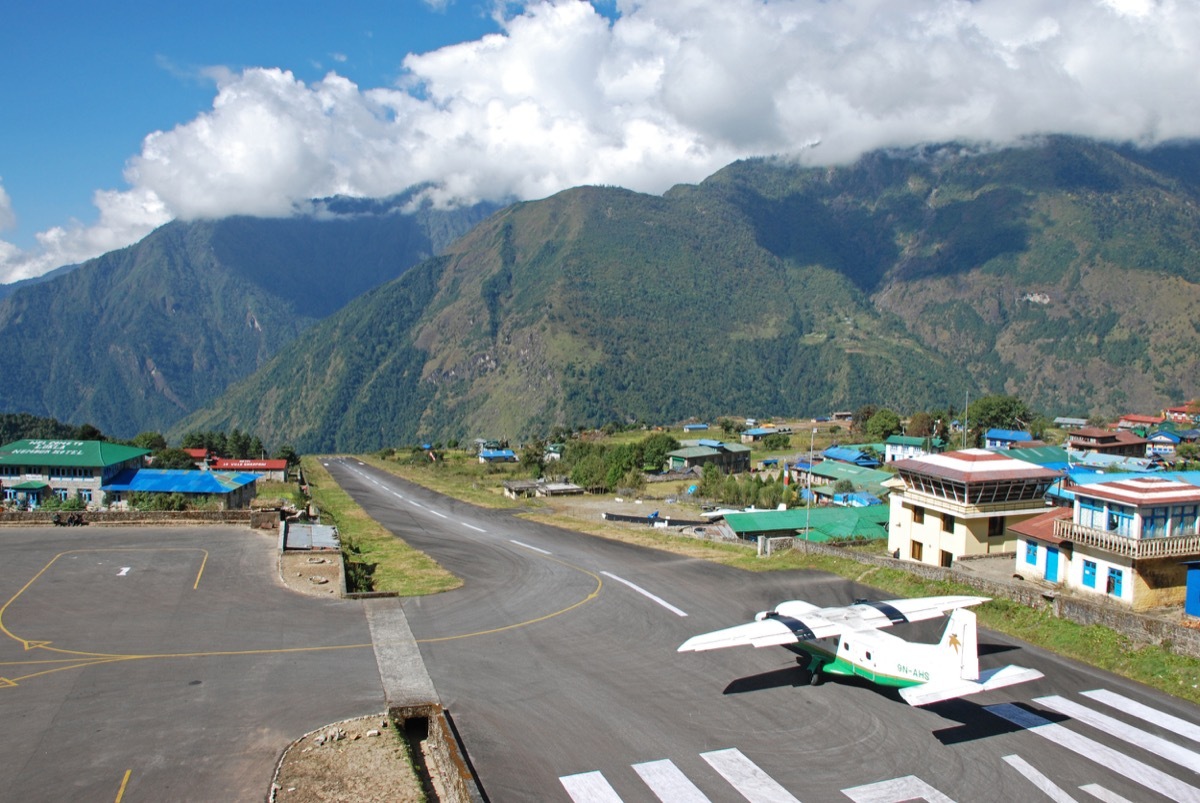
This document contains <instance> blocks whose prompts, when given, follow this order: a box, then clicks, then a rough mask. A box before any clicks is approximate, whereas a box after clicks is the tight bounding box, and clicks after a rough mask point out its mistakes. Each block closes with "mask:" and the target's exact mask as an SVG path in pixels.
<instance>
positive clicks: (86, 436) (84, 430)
mask: <svg viewBox="0 0 1200 803" xmlns="http://www.w3.org/2000/svg"><path fill="white" fill-rule="evenodd" d="M75 439H76V440H81V441H106V440H108V438H106V437H104V433H103V432H101V431H100V430H98V429H96V428H95V427H94V426H92V425H91V424H84V425H83V426H81V427H80V428H79V429H78V430H76V431H75Z"/></svg>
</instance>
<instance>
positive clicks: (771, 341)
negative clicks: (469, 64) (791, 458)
mask: <svg viewBox="0 0 1200 803" xmlns="http://www.w3.org/2000/svg"><path fill="white" fill-rule="evenodd" d="M1198 153H1200V148H1198V147H1197V146H1196V145H1184V146H1175V147H1172V148H1163V149H1159V150H1157V151H1149V152H1142V151H1136V150H1133V149H1130V148H1116V147H1110V146H1106V145H1101V144H1096V143H1092V142H1086V141H1081V140H1075V139H1068V138H1047V139H1045V140H1044V141H1042V142H1040V143H1038V144H1036V145H1034V146H1030V147H1027V148H1020V149H1007V150H994V151H971V150H969V149H967V148H964V147H960V146H939V147H929V148H923V149H919V150H916V151H906V152H903V153H876V154H871V155H868V156H866V157H864V158H863V159H861V160H860V161H859V162H857V163H856V164H854V165H850V166H847V167H841V168H828V169H826V168H822V169H811V168H801V167H797V166H794V165H790V164H787V163H783V162H780V161H773V160H754V161H747V162H740V163H737V164H734V165H731V166H729V167H728V168H726V169H724V170H722V171H720V172H719V173H717V174H716V175H714V176H712V177H711V178H709V179H708V180H706V181H704V182H702V183H701V184H700V185H697V186H680V187H676V188H674V189H673V190H671V191H670V192H668V193H666V194H665V195H664V196H663V197H652V196H646V195H639V194H636V193H632V192H627V191H623V190H618V189H608V188H581V189H575V190H570V191H567V192H563V193H560V194H558V195H556V196H554V197H552V198H549V199H546V200H544V201H538V202H530V203H524V204H518V205H515V206H512V207H509V208H507V209H505V210H503V211H501V212H500V213H497V214H496V215H495V216H493V217H492V218H490V219H489V220H488V221H486V222H485V223H483V224H481V225H480V226H479V227H478V228H476V229H475V230H474V231H472V233H471V234H470V235H469V236H467V237H465V238H463V239H462V240H460V241H459V242H458V243H456V244H455V246H454V247H453V248H451V249H450V250H449V251H448V253H447V254H446V256H445V257H444V258H443V259H440V260H435V261H432V262H428V263H426V264H424V265H423V266H421V268H420V270H419V271H414V272H411V273H409V274H407V275H405V276H404V277H401V278H400V279H399V280H397V281H394V282H392V283H389V284H387V285H385V286H383V287H381V288H379V289H378V290H376V291H374V292H372V293H371V294H369V295H368V296H367V297H364V298H362V299H360V300H358V301H356V302H355V303H353V304H351V305H349V306H348V307H347V308H345V309H344V310H343V311H342V312H340V313H338V314H337V315H334V316H332V317H331V318H330V319H329V320H328V321H326V322H325V323H323V324H322V325H321V326H319V327H317V328H315V329H313V330H311V332H310V333H309V334H308V336H306V337H305V338H303V339H302V340H300V341H297V342H295V343H293V344H292V345H290V346H289V347H287V348H285V349H284V350H283V351H282V352H281V353H280V355H279V356H278V357H277V358H276V359H275V360H273V361H272V362H271V363H270V364H269V365H268V366H267V367H266V368H265V369H264V370H263V371H262V372H260V373H259V374H256V375H255V376H254V377H252V378H251V379H249V380H247V381H246V382H245V383H243V384H241V385H239V386H238V387H237V388H235V389H234V390H233V391H232V392H231V393H230V394H229V395H227V396H226V397H224V398H223V399H221V400H220V401H219V402H218V403H217V404H216V405H214V406H213V407H211V408H210V409H207V410H204V411H201V412H200V413H198V414H197V415H196V416H194V417H193V418H190V419H189V420H188V422H187V423H188V425H189V426H199V427H215V426H238V427H241V428H243V429H251V430H254V431H268V430H269V429H270V428H277V429H278V431H280V432H282V433H286V434H285V435H284V437H286V438H289V439H291V440H294V441H295V442H296V443H297V444H298V445H299V446H301V447H302V448H305V449H345V450H354V449H372V448H376V447H379V446H384V445H391V444H396V443H403V442H412V441H414V440H416V439H418V438H424V437H431V438H443V439H448V438H451V437H459V438H463V437H477V436H487V437H504V436H507V437H513V438H516V437H520V436H522V435H525V434H533V433H539V432H546V431H547V430H548V428H549V427H550V426H552V425H554V424H566V425H587V424H599V423H603V422H605V421H608V420H614V419H616V420H637V419H642V420H646V421H649V422H663V421H673V420H678V419H681V418H684V417H687V416H698V417H701V418H707V417H712V416H714V415H718V414H721V413H727V412H730V411H738V412H741V413H744V414H747V415H759V416H764V415H801V414H816V413H824V412H828V411H829V410H830V409H832V408H854V407H856V406H858V405H860V404H863V403H867V402H877V403H881V404H886V405H888V406H891V407H895V408H897V409H900V410H905V411H907V410H915V409H919V408H922V407H928V406H944V405H945V404H947V403H954V402H957V401H958V400H960V399H962V398H963V394H964V392H966V391H967V390H970V391H971V392H972V394H978V393H987V392H990V393H1013V394H1018V395H1021V396H1023V397H1024V398H1025V399H1026V400H1027V401H1028V402H1030V403H1031V405H1032V406H1034V407H1035V408H1039V409H1041V410H1043V411H1045V412H1048V413H1051V414H1077V415H1086V414H1092V413H1096V414H1103V415H1108V414H1115V413H1117V412H1119V411H1122V410H1126V409H1141V410H1156V409H1158V408H1159V407H1161V406H1163V405H1165V404H1168V403H1177V402H1179V401H1181V400H1183V399H1186V398H1191V397H1194V396H1196V395H1198V394H1200V381H1198V379H1197V377H1198V376H1200V372H1198V370H1197V369H1198V368H1200V365H1198V364H1197V361H1198V360H1200V322H1198V319H1197V315H1196V310H1197V309H1198V308H1200V307H1198V306H1197V302H1198V301H1200V297H1198V289H1200V248H1198V247H1197V246H1200V243H1198V242H1197V238H1198V237H1200V225H1198V224H1200V219H1198V215H1200V213H1198V212H1197V196H1198V195H1200V186H1198V185H1197V176H1198V175H1200V170H1197V169H1196V165H1198V164H1200V158H1198V156H1197V154H1198Z"/></svg>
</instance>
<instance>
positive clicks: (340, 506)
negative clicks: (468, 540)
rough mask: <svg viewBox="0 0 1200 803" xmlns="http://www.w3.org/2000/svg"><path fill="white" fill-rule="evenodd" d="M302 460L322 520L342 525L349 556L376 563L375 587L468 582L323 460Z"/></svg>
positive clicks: (415, 590)
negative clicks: (403, 533)
mask: <svg viewBox="0 0 1200 803" xmlns="http://www.w3.org/2000/svg"><path fill="white" fill-rule="evenodd" d="M301 465H302V467H303V469H304V476H305V478H306V479H307V480H308V485H309V490H310V494H311V496H312V500H313V503H314V504H316V506H317V507H318V508H319V509H320V510H321V517H322V521H323V522H324V523H326V524H334V525H335V526H336V527H337V528H338V535H339V537H340V538H341V542H342V555H343V558H344V559H345V560H347V561H350V560H353V561H359V562H362V563H367V564H375V567H376V568H375V570H374V572H373V574H372V575H371V583H372V587H371V589H370V590H372V591H394V592H396V593H397V594H401V595H402V596H406V597H417V596H422V595H425V594H437V593H440V592H442V591H449V590H450V589H453V588H459V587H460V586H461V585H462V580H461V579H459V578H458V577H456V576H455V575H453V574H451V573H450V572H448V571H446V570H445V569H444V568H442V567H441V566H440V565H439V564H438V563H437V561H435V560H433V558H431V557H429V556H428V555H426V554H425V553H424V552H419V551H417V550H416V549H413V548H412V547H411V546H409V545H408V544H406V543H405V542H404V541H402V540H401V539H400V538H398V537H397V536H395V535H393V534H392V533H391V532H390V531H388V530H387V529H386V528H384V526H383V525H381V524H379V522H377V521H375V520H374V519H372V518H371V517H370V516H368V515H367V513H366V511H364V510H363V509H362V508H361V507H359V506H358V505H357V504H356V503H355V502H354V500H353V499H351V498H350V495H349V494H347V493H346V492H345V491H343V490H342V489H341V488H340V487H339V486H338V484H337V483H336V482H334V480H333V477H331V476H330V475H329V472H328V471H326V470H325V467H324V466H322V465H321V462H320V460H318V459H317V458H313V457H305V458H303V459H302V461H301Z"/></svg>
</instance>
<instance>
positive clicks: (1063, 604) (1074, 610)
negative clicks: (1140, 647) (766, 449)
mask: <svg viewBox="0 0 1200 803" xmlns="http://www.w3.org/2000/svg"><path fill="white" fill-rule="evenodd" d="M796 549H800V550H803V551H804V552H810V553H816V554H822V555H830V556H833V557H839V558H850V559H852V560H856V561H858V562H859V563H866V564H870V565H873V566H879V567H880V568H887V569H898V570H900V571H903V572H908V573H909V574H915V575H917V576H918V577H923V578H924V579H926V580H935V581H936V580H949V581H952V582H955V583H962V584H963V585H968V586H971V587H972V588H974V589H977V590H978V591H980V592H981V593H982V594H984V595H985V596H989V597H997V598H1001V599H1008V600H1012V601H1013V602H1017V603H1020V604H1021V605H1025V606H1028V607H1031V608H1040V607H1045V606H1048V607H1049V608H1050V610H1051V611H1052V612H1053V613H1054V615H1055V616H1057V617H1059V618H1060V619H1067V620H1069V621H1072V622H1076V623H1078V624H1081V625H1103V626H1104V627H1107V628H1109V629H1110V630H1114V631H1116V632H1117V633H1120V634H1121V635H1123V636H1125V637H1127V638H1129V639H1132V640H1133V641H1134V643H1135V644H1161V645H1163V646H1165V647H1167V648H1168V649H1170V650H1172V651H1174V652H1176V653H1178V654H1180V655H1186V656H1189V657H1191V658H1200V630H1195V629H1192V628H1190V627H1184V626H1183V625H1182V624H1180V623H1177V622H1172V621H1169V620H1167V619H1159V618H1156V617H1153V616H1145V615H1142V614H1137V613H1134V612H1133V611H1131V610H1129V609H1127V608H1122V607H1117V606H1116V605H1114V604H1111V603H1100V602H1091V601H1089V600H1083V599H1079V598H1077V597H1069V596H1064V595H1062V594H1057V593H1055V592H1052V591H1043V590H1041V589H1039V588H1034V587H1032V586H1028V585H1018V584H1016V583H1012V584H1009V583H1000V582H996V581H995V580H989V579H987V578H984V577H979V576H978V575H975V574H972V573H971V572H969V571H964V570H961V569H956V568H950V569H943V568H942V567H940V566H930V565H928V564H924V563H914V562H912V561H907V560H900V559H898V558H893V557H890V556H884V555H865V554H861V553H857V552H855V551H854V550H850V549H843V548H840V547H835V546H829V545H828V544H817V543H813V542H811V541H804V540H802V539H799V538H797V539H796Z"/></svg>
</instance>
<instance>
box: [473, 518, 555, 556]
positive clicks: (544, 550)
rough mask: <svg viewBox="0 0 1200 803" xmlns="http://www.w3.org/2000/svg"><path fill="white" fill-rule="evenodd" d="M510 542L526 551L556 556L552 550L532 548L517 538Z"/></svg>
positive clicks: (511, 539)
mask: <svg viewBox="0 0 1200 803" xmlns="http://www.w3.org/2000/svg"><path fill="white" fill-rule="evenodd" d="M467 526H468V527H470V526H471V525H469V524H468V525H467ZM508 540H509V541H510V542H512V543H514V544H516V545H517V546H519V547H525V548H526V549H532V550H533V551H534V552H540V553H542V554H543V555H553V554H554V553H553V552H551V551H550V550H548V549H541V548H539V547H535V546H530V545H529V544H526V543H525V542H523V541H518V540H516V539H515V538H510V539H508Z"/></svg>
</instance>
